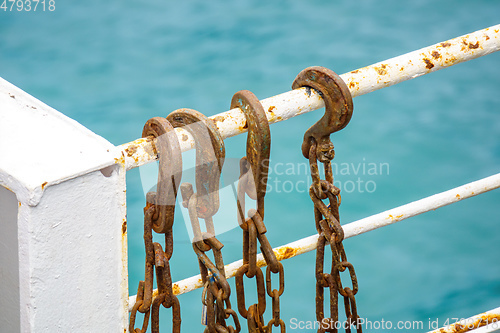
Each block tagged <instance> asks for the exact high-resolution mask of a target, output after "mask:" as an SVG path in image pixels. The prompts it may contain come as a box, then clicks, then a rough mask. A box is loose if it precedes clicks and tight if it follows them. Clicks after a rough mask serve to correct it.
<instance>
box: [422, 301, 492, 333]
mask: <svg viewBox="0 0 500 333" xmlns="http://www.w3.org/2000/svg"><path fill="white" fill-rule="evenodd" d="M456 319H457V322H456V323H453V324H451V325H448V326H445V327H442V328H439V329H436V330H434V331H429V332H427V333H464V332H474V333H480V332H481V333H483V332H484V333H485V332H493V331H495V332H496V331H497V330H499V329H500V307H499V308H496V309H492V310H490V311H486V312H484V313H480V314H478V315H475V316H472V317H469V318H456Z"/></svg>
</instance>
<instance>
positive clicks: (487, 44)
mask: <svg viewBox="0 0 500 333" xmlns="http://www.w3.org/2000/svg"><path fill="white" fill-rule="evenodd" d="M498 50H500V24H499V25H495V26H492V27H489V28H486V29H483V30H478V31H476V32H473V33H470V34H467V35H464V36H460V37H457V38H453V39H450V40H448V41H444V42H441V43H437V44H434V45H431V46H428V47H425V48H422V49H420V50H416V51H413V52H410V53H407V54H403V55H401V56H398V57H395V58H392V59H388V60H384V61H381V62H378V63H376V64H373V65H370V66H367V67H363V68H360V69H356V70H354V71H351V72H349V73H345V74H342V75H340V76H341V78H342V79H343V80H344V82H345V83H346V84H347V86H348V87H349V90H350V92H351V95H352V97H357V96H361V95H364V94H367V93H369V92H372V91H375V90H378V89H381V88H385V87H389V86H392V85H394V84H397V83H400V82H403V81H406V80H410V79H414V78H416V77H419V76H422V75H425V74H429V73H432V72H435V71H437V70H440V69H442V68H446V67H450V66H453V65H456V64H459V63H461V62H465V61H468V60H472V59H475V58H478V57H482V56H484V55H487V54H490V53H493V52H496V51H498ZM261 103H262V105H263V107H264V110H265V111H266V115H267V119H268V120H269V123H271V124H272V123H275V122H279V121H283V120H286V119H289V118H292V117H295V116H298V115H301V114H304V113H307V112H310V111H314V110H317V109H319V108H322V107H323V106H324V103H323V99H322V98H321V97H320V95H319V94H318V93H317V92H316V91H314V90H310V91H309V92H307V90H306V88H299V89H296V90H291V91H288V92H285V93H283V94H280V95H276V96H273V97H269V98H266V99H263V100H261ZM164 116H166V114H165V115H164ZM210 118H211V119H212V120H213V121H214V122H215V124H216V126H217V128H218V129H219V131H220V133H221V135H222V137H223V138H224V139H226V138H229V137H232V136H235V135H238V134H241V133H244V132H246V131H247V129H246V126H245V122H246V120H245V115H244V114H243V112H241V110H240V109H232V110H229V111H226V112H223V113H219V114H217V115H215V116H211V117H210ZM176 132H177V136H178V138H179V142H180V144H181V149H182V151H187V150H190V149H192V148H194V139H193V137H192V136H191V134H190V133H189V132H187V131H185V130H183V129H182V128H177V129H176ZM117 148H118V151H117V158H116V162H117V163H122V164H124V165H125V167H126V169H127V170H130V169H133V168H135V167H139V166H141V165H144V164H146V163H149V162H152V161H153V160H155V159H156V158H157V156H156V152H155V151H156V150H155V148H154V140H151V139H144V138H141V139H138V140H135V141H132V142H129V143H125V144H123V145H121V146H118V147H117Z"/></svg>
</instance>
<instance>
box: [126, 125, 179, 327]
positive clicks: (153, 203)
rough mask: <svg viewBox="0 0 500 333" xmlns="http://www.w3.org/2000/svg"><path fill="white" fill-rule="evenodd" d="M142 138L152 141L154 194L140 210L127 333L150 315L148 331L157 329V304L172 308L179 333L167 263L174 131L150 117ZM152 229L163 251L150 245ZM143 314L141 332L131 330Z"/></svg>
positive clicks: (175, 163)
mask: <svg viewBox="0 0 500 333" xmlns="http://www.w3.org/2000/svg"><path fill="white" fill-rule="evenodd" d="M142 136H143V137H148V136H152V137H155V138H156V149H157V153H158V157H159V160H160V163H159V170H158V184H157V188H156V190H157V191H156V192H149V193H148V194H147V197H146V202H147V203H146V207H145V208H144V245H145V249H146V269H145V279H144V281H141V282H140V283H139V287H138V289H137V298H136V303H135V304H134V306H133V308H132V312H131V315H130V324H129V331H130V332H135V333H139V332H140V333H145V332H146V330H147V328H148V324H149V317H150V315H151V332H153V333H157V332H159V331H160V329H159V312H160V311H159V310H160V305H163V306H164V307H165V308H172V323H173V325H172V332H174V333H180V331H181V313H180V305H179V300H178V299H177V297H176V296H175V295H174V294H173V290H172V277H171V274H170V264H169V260H170V258H171V257H172V252H173V232H172V228H173V223H174V209H175V201H176V197H177V190H178V188H179V181H180V179H181V175H182V156H181V150H180V146H179V142H178V140H177V135H176V134H175V131H174V128H173V127H172V125H171V124H170V122H168V121H167V120H166V119H165V118H160V117H155V118H151V119H150V120H148V121H147V122H146V124H145V125H144V129H143V132H142ZM153 230H154V231H155V232H157V233H159V234H164V235H165V251H164V250H163V248H162V246H161V244H160V243H157V242H154V243H153ZM155 270H156V283H157V287H158V296H157V297H156V298H155V299H154V300H153V280H154V277H153V275H154V271H155ZM138 311H139V312H141V313H143V314H144V320H143V324H142V329H139V328H134V327H135V320H136V316H137V312H138Z"/></svg>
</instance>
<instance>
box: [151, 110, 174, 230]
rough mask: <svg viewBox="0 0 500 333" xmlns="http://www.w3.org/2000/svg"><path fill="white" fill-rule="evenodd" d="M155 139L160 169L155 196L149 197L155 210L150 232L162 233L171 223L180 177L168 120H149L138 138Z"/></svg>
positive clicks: (169, 227) (172, 135)
mask: <svg viewBox="0 0 500 333" xmlns="http://www.w3.org/2000/svg"><path fill="white" fill-rule="evenodd" d="M148 136H152V137H154V138H156V145H155V147H156V150H157V154H158V158H159V160H160V163H159V164H160V165H159V169H158V184H157V188H156V195H154V194H153V193H151V196H148V197H150V198H151V197H152V198H154V204H155V206H156V212H155V218H154V220H153V230H154V231H155V232H157V233H165V232H167V231H168V230H170V229H171V228H172V224H173V223H174V210H175V200H176V197H177V190H178V189H179V184H180V180H181V177H182V155H181V148H180V145H179V140H178V139H177V134H175V130H174V127H173V126H172V125H171V124H170V122H169V121H168V120H166V119H165V118H161V117H154V118H151V119H149V120H148V121H147V122H146V124H145V125H144V128H143V130H142V137H143V138H145V137H148Z"/></svg>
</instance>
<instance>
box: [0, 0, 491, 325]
mask: <svg viewBox="0 0 500 333" xmlns="http://www.w3.org/2000/svg"><path fill="white" fill-rule="evenodd" d="M499 22H500V2H498V1H486V0H483V1H458V0H457V1H451V0H447V1H430V0H424V1H411V2H409V1H384V2H375V1H366V0H364V1H351V2H348V1H344V2H341V3H339V2H334V1H307V2H306V1H185V2H173V1H157V0H152V1H106V2H104V1H94V0H90V1H78V2H77V1H71V2H63V1H57V0H56V10H55V11H54V12H48V11H46V12H41V11H37V12H17V11H14V12H3V11H0V76H2V77H3V78H5V79H7V80H8V81H10V82H12V83H14V84H16V85H17V86H19V87H20V88H22V89H24V90H25V91H27V92H28V93H30V94H32V95H34V96H35V97H37V98H39V99H41V100H42V101H44V102H46V103H47V104H49V105H51V106H53V107H55V108H56V109H58V110H60V111H61V112H63V113H64V114H66V115H68V116H69V117H71V118H74V119H76V120H77V121H79V122H80V123H82V124H83V125H85V126H87V127H88V128H90V129H91V130H93V131H94V132H96V133H98V134H99V135H101V136H103V137H105V138H106V139H108V140H109V141H111V142H112V143H114V144H115V145H119V144H122V143H125V142H128V141H132V140H134V139H136V138H138V137H139V136H140V135H141V131H142V126H143V124H144V123H145V121H146V120H147V119H149V118H151V117H154V116H166V115H167V114H168V113H170V112H171V111H173V110H175V109H177V108H181V107H189V108H193V109H197V110H199V111H201V112H203V113H205V114H206V115H213V114H216V113H219V112H223V111H226V110H227V109H228V108H229V103H230V100H231V97H232V95H233V94H234V93H235V92H236V91H238V90H241V89H248V90H251V91H253V92H254V93H255V94H256V95H257V96H258V97H259V98H261V99H263V98H266V97H269V96H273V95H276V94H279V93H282V92H285V91H288V90H289V89H290V85H291V82H292V81H293V79H294V77H295V75H296V74H297V73H298V72H299V71H300V70H302V69H303V68H305V67H308V66H311V65H321V66H325V67H329V68H331V69H333V70H335V71H336V72H337V73H345V72H348V71H350V70H354V69H356V68H360V67H363V66H366V65H369V64H372V63H375V62H378V61H381V60H384V59H387V58H391V57H394V56H397V55H400V54H403V53H406V52H409V51H413V50H416V49H418V48H421V47H425V46H427V45H431V44H433V43H436V42H440V41H443V40H446V39H449V38H452V37H456V36H460V35H462V34H466V33H468V32H472V31H475V30H478V29H482V28H485V27H488V26H491V25H494V24H498V23H499ZM499 88H500V54H493V55H488V56H486V57H484V58H480V59H476V60H473V61H470V62H468V63H465V64H460V65H458V66H455V67H452V68H449V69H445V70H442V71H439V72H436V73H433V74H430V75H428V76H424V77H421V78H418V79H416V80H412V81H408V82H404V83H402V84H399V85H397V86H394V87H390V88H388V89H383V90H380V91H377V92H373V93H370V94H368V95H365V96H361V97H358V98H356V99H355V100H354V106H355V111H354V116H353V118H352V120H351V122H350V124H349V125H348V127H347V128H346V129H344V130H343V131H341V132H339V133H336V134H335V135H334V136H333V141H334V143H335V146H336V160H335V161H336V163H337V164H338V166H339V171H340V169H343V170H344V171H343V174H339V175H337V177H336V179H337V180H338V181H340V182H344V183H343V184H344V185H345V186H347V184H348V182H349V181H351V182H352V183H353V184H354V183H356V182H358V180H360V181H361V182H363V184H366V183H367V182H370V183H369V184H370V185H369V187H368V188H365V187H363V186H364V185H362V186H361V188H360V189H358V188H356V189H355V190H352V186H351V184H349V186H348V187H346V188H344V191H343V196H342V198H343V200H342V206H341V217H342V222H343V223H348V222H351V221H355V220H357V219H359V218H363V217H366V216H369V215H372V214H375V213H379V212H381V211H384V210H386V209H389V208H392V207H395V206H398V205H401V204H405V203H407V202H411V201H413V200H417V199H419V198H422V197H425V196H428V195H432V194H434V193H436V192H440V191H444V190H447V189H449V188H452V187H455V186H458V185H461V184H464V183H466V182H470V181H473V180H477V179H480V178H482V177H485V176H489V175H491V174H494V173H497V172H499V171H500V141H499V134H500V117H499V114H498V111H499V110H500V93H499ZM322 114H323V111H321V110H319V111H317V112H312V113H310V114H306V115H303V116H300V117H296V118H293V119H291V120H289V121H286V122H283V123H278V124H275V125H272V126H271V131H272V151H271V174H270V181H271V182H275V184H276V182H280V183H281V184H282V187H279V186H278V187H276V186H274V187H273V188H272V189H270V191H269V193H268V195H267V196H266V220H265V221H266V225H267V226H268V237H269V239H270V242H271V244H273V245H274V246H278V245H282V244H285V243H288V242H290V241H293V240H296V239H298V238H302V237H305V236H309V235H312V234H314V233H315V228H314V224H313V214H312V204H311V202H310V199H309V198H308V195H307V193H306V192H305V191H304V190H303V187H301V188H299V189H298V190H297V189H294V190H291V191H290V185H289V184H299V182H300V181H304V180H307V177H308V175H306V174H305V172H299V171H298V170H299V168H300V165H303V163H304V162H306V161H305V159H304V158H303V157H302V155H301V153H300V143H301V140H302V135H303V132H304V131H305V130H306V129H307V128H308V127H309V126H310V125H311V124H312V123H314V122H315V121H316V120H317V119H319V117H320V116H321V115H322ZM20 135H29V133H22V131H21V132H20ZM245 141H246V135H242V136H239V137H236V138H231V139H228V140H227V141H226V145H227V146H226V149H227V157H228V159H233V160H234V159H237V158H240V157H241V156H242V155H243V154H244V144H245ZM185 155H186V158H185V163H186V164H187V163H190V162H189V161H192V154H191V155H189V153H188V154H185ZM278 163H283V164H278ZM342 163H347V164H342ZM346 165H349V167H346ZM373 165H378V166H380V165H384V166H385V165H388V169H387V168H384V169H383V170H382V172H380V170H379V172H376V174H373V173H374V172H373V170H372V171H371V172H368V171H369V168H371V167H373ZM363 166H364V167H365V171H364V172H363ZM291 168H293V169H294V170H295V171H288V172H285V171H287V170H291ZM358 168H359V170H358V171H357V169H358ZM300 170H303V168H302V169H300ZM279 173H283V174H281V175H279ZM286 173H288V174H286ZM293 173H294V174H293ZM140 174H141V173H140V172H139V171H138V170H137V169H136V170H132V171H131V172H129V173H128V175H127V186H128V188H127V197H128V198H127V205H128V236H129V281H130V283H129V285H130V293H131V294H134V293H135V290H136V286H137V283H138V281H139V279H141V277H142V276H143V265H144V263H143V260H144V259H143V256H144V250H143V243H142V227H141V225H142V207H143V206H144V201H145V199H144V193H143V190H142V186H141V177H140ZM285 182H288V183H287V184H288V185H285V186H286V187H283V185H284V184H285ZM271 184H272V183H271ZM373 184H375V186H376V187H373ZM301 189H302V190H301ZM367 190H369V191H370V192H371V193H370V192H368V191H367ZM279 192H281V193H279ZM499 203H500V192H499V191H498V190H497V191H494V192H492V193H488V194H485V195H481V196H479V197H475V198H472V199H468V200H466V201H463V202H460V203H458V204H455V205H453V206H449V207H446V208H442V209H440V210H438V211H434V212H430V213H428V214H425V215H421V216H418V217H415V218H412V219H411V220H407V221H405V222H402V223H399V224H397V225H394V226H390V227H387V228H384V229H381V230H377V231H374V232H371V233H369V234H365V235H362V236H359V237H355V238H352V239H348V240H346V241H345V247H346V250H347V254H348V257H349V260H350V261H351V262H352V263H353V264H354V266H355V268H356V273H357V276H358V280H359V285H360V291H359V293H358V295H357V302H358V308H359V314H360V315H361V317H363V318H366V319H368V320H371V321H374V322H375V321H380V320H382V319H384V320H385V321H391V322H392V323H393V324H394V325H396V323H397V322H398V321H403V322H405V321H422V323H423V325H424V326H423V329H420V330H419V331H426V330H427V329H428V328H429V327H428V323H429V320H431V321H435V320H436V319H438V320H439V324H440V325H441V324H443V323H444V322H445V321H446V320H447V319H449V318H463V317H468V316H470V315H472V314H476V313H480V312H483V311H485V310H488V309H491V308H494V307H497V306H500V260H499V254H500V253H499V252H500V251H499V250H500V232H499V228H498V226H499V222H500V218H499V208H500V205H499ZM228 212H234V208H233V207H229V205H228V202H227V201H226V200H223V202H222V204H221V214H222V216H225V215H224V214H230V213H228ZM220 220H221V218H219V221H220ZM177 221H179V222H177ZM216 223H217V220H216ZM240 233H241V231H240V230H239V228H236V229H235V230H232V231H229V232H227V233H224V234H222V235H220V236H219V237H220V239H221V240H222V241H223V242H224V244H225V245H226V246H225V248H224V249H223V254H224V257H225V262H226V263H229V262H232V261H234V260H237V259H239V258H240V257H241V250H240V246H241V235H240ZM314 260H315V256H314V253H309V254H305V255H303V256H300V257H297V258H294V259H289V260H286V261H285V262H284V266H285V274H286V290H285V293H284V295H283V296H282V298H281V309H282V310H281V316H282V318H283V319H284V320H285V322H286V324H287V326H288V327H289V329H288V330H289V331H293V330H292V329H291V327H290V324H291V322H290V320H291V318H296V319H297V321H313V320H315V310H314V292H315V286H314V285H315V282H314V281H315V280H314ZM197 273H198V265H197V262H196V257H195V255H194V254H193V252H192V249H191V245H190V243H189V239H188V236H187V232H186V228H185V225H184V223H183V216H182V214H180V213H179V209H178V214H177V220H176V225H175V251H174V256H173V259H172V274H173V278H174V280H179V279H182V278H185V277H189V276H192V275H194V274H197ZM231 283H232V286H234V281H232V282H231ZM247 285H248V286H249V288H251V287H250V285H253V283H247ZM247 294H248V295H251V294H252V293H251V292H250V291H248V292H247ZM200 295H201V290H197V291H195V292H192V293H189V294H186V295H182V296H180V297H179V299H180V302H181V306H182V318H183V323H182V325H183V332H195V331H201V330H202V327H201V325H200V324H199V321H200V320H199V318H200V314H201V303H200ZM231 297H232V304H233V308H236V307H237V306H236V297H235V294H234V293H233V294H232V296H231ZM249 297H250V300H249V301H247V304H251V302H252V299H254V298H252V296H249ZM270 306H271V305H270V303H269V304H268V308H270ZM163 313H164V314H162V317H163V318H162V331H164V332H165V331H169V330H170V328H169V327H170V313H169V311H163ZM269 318H270V316H269V312H268V313H267V314H266V320H268V319H269ZM242 323H243V326H244V329H243V331H246V327H245V326H246V325H245V324H244V322H242ZM82 331H85V330H84V329H82ZM297 331H304V332H306V331H311V330H306V329H302V330H297ZM366 331H372V330H370V329H368V330H366Z"/></svg>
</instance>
